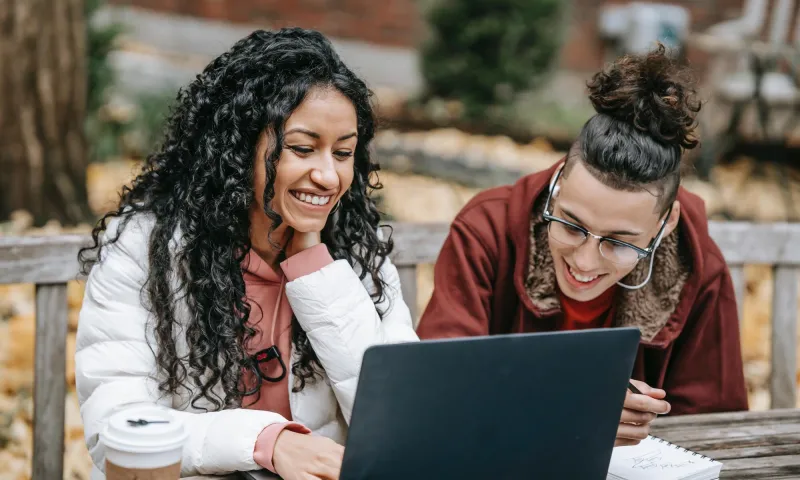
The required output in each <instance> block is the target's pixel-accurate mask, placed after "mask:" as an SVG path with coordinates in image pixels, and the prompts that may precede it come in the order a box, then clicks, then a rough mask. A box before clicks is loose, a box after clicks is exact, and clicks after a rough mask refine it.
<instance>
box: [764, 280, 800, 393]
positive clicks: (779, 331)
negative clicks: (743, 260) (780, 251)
mask: <svg viewBox="0 0 800 480" xmlns="http://www.w3.org/2000/svg"><path fill="white" fill-rule="evenodd" d="M774 279H775V290H774V292H775V293H774V296H773V298H772V375H771V380H770V390H771V395H772V408H793V407H795V402H796V401H797V400H796V397H797V386H796V382H797V268H794V267H786V266H777V267H775V275H774Z"/></svg>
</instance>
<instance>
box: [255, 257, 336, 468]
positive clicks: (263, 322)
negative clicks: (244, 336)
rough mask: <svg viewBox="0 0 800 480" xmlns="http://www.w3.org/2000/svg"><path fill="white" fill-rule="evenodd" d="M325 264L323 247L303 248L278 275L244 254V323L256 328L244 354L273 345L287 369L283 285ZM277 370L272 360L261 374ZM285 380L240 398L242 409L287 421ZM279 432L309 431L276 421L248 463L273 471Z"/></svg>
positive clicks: (288, 320) (288, 314)
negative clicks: (246, 319) (247, 316)
mask: <svg viewBox="0 0 800 480" xmlns="http://www.w3.org/2000/svg"><path fill="white" fill-rule="evenodd" d="M331 263H333V258H332V257H331V255H330V253H329V252H328V248H327V247H326V246H325V245H324V244H318V245H315V246H313V247H311V248H309V249H306V250H303V251H302V252H300V253H298V254H296V255H294V256H292V257H290V258H287V259H286V260H284V261H283V262H281V270H282V274H279V273H278V272H276V271H275V270H273V269H272V268H271V267H270V266H269V265H268V264H267V263H266V262H265V261H264V260H262V259H261V257H259V256H258V255H257V254H256V253H255V252H253V251H251V252H250V253H249V254H248V255H247V258H245V261H244V264H243V269H244V282H245V288H246V294H247V302H248V304H249V305H250V324H251V325H252V326H253V327H255V328H256V330H257V333H256V336H255V337H253V338H252V339H251V341H250V342H249V343H248V345H247V350H248V352H249V353H250V354H254V353H256V352H258V351H260V350H263V349H265V348H269V347H271V346H272V345H277V346H278V350H279V352H280V353H281V358H282V360H283V363H284V365H286V368H287V369H290V368H291V358H290V355H291V342H292V308H291V306H290V305H289V300H288V299H287V298H286V294H285V291H284V287H285V284H286V282H291V281H293V280H295V279H297V278H300V277H302V276H305V275H309V274H311V273H314V272H316V271H318V270H320V269H322V268H323V267H325V266H326V265H329V264H331ZM284 276H285V277H284ZM276 308H277V311H276ZM273 319H274V320H273ZM280 372H281V367H280V365H279V362H277V361H275V360H272V361H270V362H269V363H268V364H267V368H266V370H265V373H266V374H268V375H269V376H270V377H277V376H278V375H280ZM288 382H289V374H288V371H287V373H286V375H285V376H284V377H283V379H281V380H280V381H279V382H268V381H262V383H261V389H260V391H259V395H252V396H249V397H246V398H244V399H243V401H242V406H243V407H244V408H252V409H257V410H267V411H271V412H275V413H279V414H281V415H283V416H284V417H285V418H287V419H289V420H291V418H292V412H291V408H290V406H289V388H290V386H289V383H288ZM284 429H289V430H291V431H294V432H298V433H310V432H311V431H310V430H309V429H308V428H306V427H305V426H303V425H301V424H299V423H296V422H288V423H276V424H273V425H270V426H268V427H267V428H265V429H264V430H263V431H262V432H261V434H260V435H259V437H258V439H257V441H256V445H255V449H254V451H253V459H254V460H255V461H256V463H258V464H259V465H261V466H262V467H264V468H266V469H267V470H270V471H271V472H275V467H274V466H273V465H272V454H273V452H274V450H275V442H276V441H277V439H278V435H279V434H280V433H281V432H282V431H283V430H284Z"/></svg>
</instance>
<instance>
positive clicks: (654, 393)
mask: <svg viewBox="0 0 800 480" xmlns="http://www.w3.org/2000/svg"><path fill="white" fill-rule="evenodd" d="M631 383H632V384H633V386H634V387H636V388H638V389H639V391H640V392H642V395H647V396H648V397H653V398H658V399H663V398H666V396H667V392H665V391H664V390H662V389H660V388H653V387H651V386H650V385H648V384H646V383H644V382H641V381H639V380H633V379H631Z"/></svg>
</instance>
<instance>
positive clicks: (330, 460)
mask: <svg viewBox="0 0 800 480" xmlns="http://www.w3.org/2000/svg"><path fill="white" fill-rule="evenodd" d="M331 444H332V445H330V446H329V448H328V450H327V451H326V452H325V453H323V454H320V456H319V458H318V463H317V465H316V468H315V469H314V470H315V472H314V473H315V474H316V475H317V476H318V477H319V478H322V479H325V480H338V479H339V473H340V472H341V470H342V459H343V458H344V447H343V446H341V445H339V444H338V443H334V442H331ZM326 447H327V445H326Z"/></svg>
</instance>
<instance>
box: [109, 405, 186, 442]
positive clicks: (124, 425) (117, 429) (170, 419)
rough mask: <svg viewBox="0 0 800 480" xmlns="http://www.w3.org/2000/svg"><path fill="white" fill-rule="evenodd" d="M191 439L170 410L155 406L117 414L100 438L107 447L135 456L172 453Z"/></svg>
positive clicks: (135, 408) (110, 420)
mask: <svg viewBox="0 0 800 480" xmlns="http://www.w3.org/2000/svg"><path fill="white" fill-rule="evenodd" d="M187 437H188V434H187V432H186V431H185V429H184V427H183V424H182V422H181V421H180V420H178V419H177V418H175V417H174V416H173V415H172V414H171V413H170V412H169V410H167V409H166V408H163V407H159V406H154V405H144V406H137V407H130V408H126V409H124V410H121V411H119V412H117V413H115V414H113V415H112V416H111V417H110V418H109V419H108V424H107V425H106V426H105V428H104V429H103V432H102V433H101V435H100V438H101V440H102V442H103V444H104V445H106V446H107V447H110V448H113V449H115V450H120V451H124V452H132V453H138V452H141V453H152V452H161V451H164V450H171V449H173V448H177V447H180V446H181V445H183V443H184V442H185V441H186V438H187Z"/></svg>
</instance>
